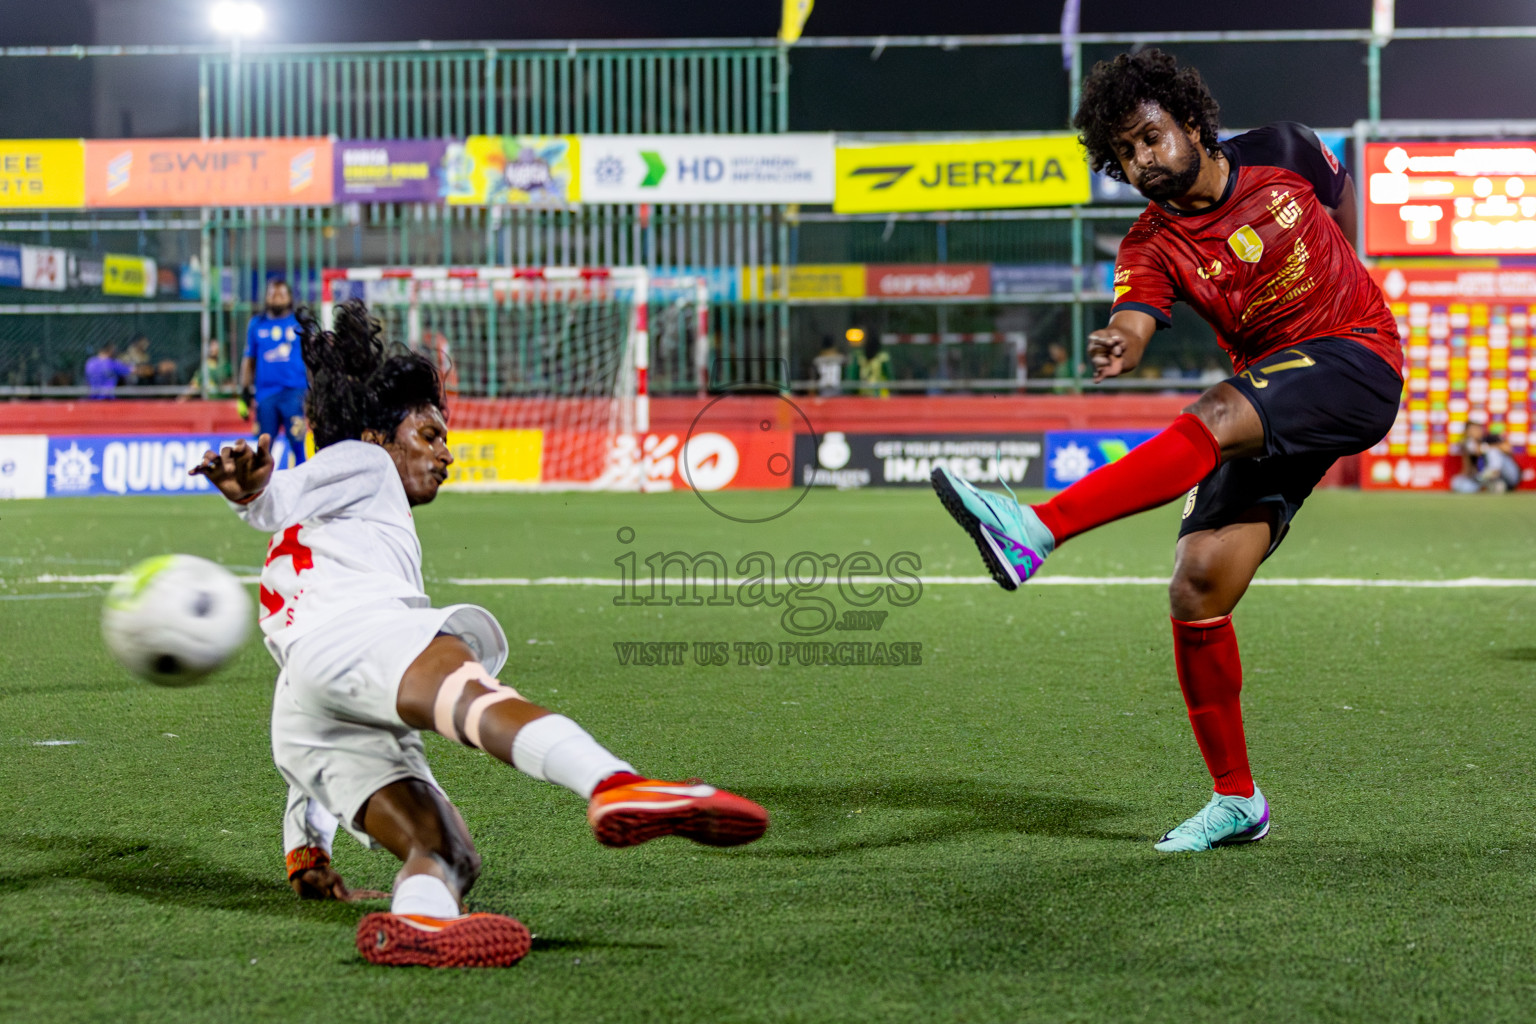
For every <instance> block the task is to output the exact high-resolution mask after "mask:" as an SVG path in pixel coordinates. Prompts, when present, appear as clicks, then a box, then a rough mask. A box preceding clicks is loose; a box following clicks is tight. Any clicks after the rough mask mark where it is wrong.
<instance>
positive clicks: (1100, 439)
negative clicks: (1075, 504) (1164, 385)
mask: <svg viewBox="0 0 1536 1024" xmlns="http://www.w3.org/2000/svg"><path fill="white" fill-rule="evenodd" d="M1156 434H1157V431H1155V430H1053V431H1051V432H1050V433H1048V434H1046V435H1045V486H1046V487H1049V488H1052V489H1056V490H1059V489H1060V488H1063V487H1067V486H1069V485H1071V484H1075V483H1077V481H1079V480H1081V479H1082V478H1083V477H1085V476H1087V475H1088V474H1089V473H1092V472H1093V471H1094V470H1096V469H1099V468H1101V467H1103V466H1107V465H1109V464H1110V463H1111V462H1118V461H1119V460H1120V459H1121V458H1122V457H1124V455H1125V453H1126V452H1128V451H1130V450H1131V449H1132V448H1135V447H1136V446H1137V445H1139V444H1141V443H1142V442H1143V441H1146V440H1148V439H1149V438H1151V437H1153V436H1155V435H1156Z"/></svg>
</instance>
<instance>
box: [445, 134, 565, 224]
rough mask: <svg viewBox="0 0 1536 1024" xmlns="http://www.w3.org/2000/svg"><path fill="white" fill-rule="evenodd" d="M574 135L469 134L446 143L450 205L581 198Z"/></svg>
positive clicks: (557, 201) (556, 201)
mask: <svg viewBox="0 0 1536 1024" xmlns="http://www.w3.org/2000/svg"><path fill="white" fill-rule="evenodd" d="M576 159H577V142H576V136H574V135H471V136H470V137H469V138H467V139H465V140H464V141H463V142H461V143H460V142H451V143H449V144H448V153H447V155H446V156H445V157H444V158H443V180H444V191H445V192H446V193H447V195H446V199H447V202H448V204H449V205H450V206H464V205H468V206H555V207H565V206H570V205H571V204H572V203H575V202H577V201H578V200H580V199H581V183H580V180H579V179H578V178H577V175H576V167H577V163H576Z"/></svg>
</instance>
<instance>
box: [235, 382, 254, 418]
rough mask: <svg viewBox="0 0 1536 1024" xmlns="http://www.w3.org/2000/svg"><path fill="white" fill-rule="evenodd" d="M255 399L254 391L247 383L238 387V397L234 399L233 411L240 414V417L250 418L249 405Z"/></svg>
mask: <svg viewBox="0 0 1536 1024" xmlns="http://www.w3.org/2000/svg"><path fill="white" fill-rule="evenodd" d="M255 401H256V392H255V391H254V390H253V389H252V388H251V386H250V385H249V384H247V385H246V386H245V387H243V388H241V389H240V397H239V398H238V399H237V400H236V401H235V411H236V412H238V413H239V414H240V418H241V419H243V420H248V419H250V418H251V405H252V403H254V402H255Z"/></svg>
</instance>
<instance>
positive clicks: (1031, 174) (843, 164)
mask: <svg viewBox="0 0 1536 1024" xmlns="http://www.w3.org/2000/svg"><path fill="white" fill-rule="evenodd" d="M1089 196H1090V182H1089V176H1088V158H1087V156H1086V155H1085V154H1084V152H1083V148H1082V146H1081V145H1079V144H1078V141H1077V137H1076V136H1075V135H1033V136H1020V137H1017V138H1011V139H985V140H976V141H972V142H913V143H901V144H897V145H881V144H858V143H843V144H840V145H839V146H838V147H837V196H836V198H835V199H834V200H833V203H832V208H833V209H834V210H836V211H837V212H838V213H898V212H905V211H910V210H978V209H987V208H995V207H1017V206H1070V205H1072V204H1074V203H1086V202H1088V200H1089Z"/></svg>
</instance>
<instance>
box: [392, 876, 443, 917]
mask: <svg viewBox="0 0 1536 1024" xmlns="http://www.w3.org/2000/svg"><path fill="white" fill-rule="evenodd" d="M389 909H390V912H391V913H394V914H418V915H420V916H422V917H458V916H459V901H458V900H456V899H454V898H453V893H451V892H449V891H448V885H447V883H445V882H444V881H443V880H442V879H441V878H438V877H437V876H436V875H411V876H409V877H407V878H402V879H401V880H400V881H398V882H396V883H395V898H394V900H393V901H392V902H391V903H390V905H389Z"/></svg>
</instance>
